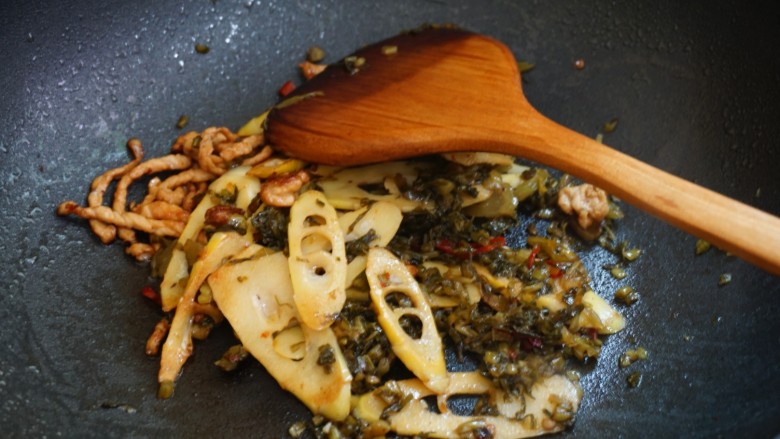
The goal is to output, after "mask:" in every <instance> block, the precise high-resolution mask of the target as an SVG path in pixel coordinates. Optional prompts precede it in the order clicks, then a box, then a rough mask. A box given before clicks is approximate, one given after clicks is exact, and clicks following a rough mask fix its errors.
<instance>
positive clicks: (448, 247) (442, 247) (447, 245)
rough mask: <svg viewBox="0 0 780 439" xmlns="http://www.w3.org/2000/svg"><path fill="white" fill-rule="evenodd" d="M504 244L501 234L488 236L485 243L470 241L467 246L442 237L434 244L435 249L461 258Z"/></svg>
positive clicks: (491, 249) (504, 239)
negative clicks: (458, 244) (457, 244)
mask: <svg viewBox="0 0 780 439" xmlns="http://www.w3.org/2000/svg"><path fill="white" fill-rule="evenodd" d="M505 244H506V238H504V237H503V236H494V237H492V238H490V240H489V241H488V242H487V244H477V243H471V244H469V247H470V248H469V247H465V244H464V245H463V246H456V245H455V244H454V243H453V242H452V241H450V240H447V239H442V240H441V241H439V242H438V243H437V244H436V249H437V250H439V251H442V252H444V253H447V254H448V255H453V256H457V257H459V258H462V259H467V258H468V257H469V256H471V255H475V254H481V253H487V252H489V251H493V250H495V249H497V248H499V247H503V246H504V245H505Z"/></svg>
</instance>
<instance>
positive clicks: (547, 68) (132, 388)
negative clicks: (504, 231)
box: [0, 0, 780, 438]
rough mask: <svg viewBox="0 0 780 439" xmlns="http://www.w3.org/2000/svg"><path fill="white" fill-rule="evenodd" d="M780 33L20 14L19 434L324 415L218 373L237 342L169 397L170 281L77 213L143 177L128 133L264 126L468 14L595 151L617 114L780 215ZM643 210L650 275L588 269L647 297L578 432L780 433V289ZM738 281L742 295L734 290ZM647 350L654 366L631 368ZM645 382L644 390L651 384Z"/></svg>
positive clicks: (2, 159)
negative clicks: (351, 59) (111, 183)
mask: <svg viewBox="0 0 780 439" xmlns="http://www.w3.org/2000/svg"><path fill="white" fill-rule="evenodd" d="M179 3H182V4H179ZM777 18H778V15H777V13H776V8H771V7H770V4H769V2H764V3H760V4H752V5H750V6H747V5H744V4H743V3H742V2H738V1H711V2H698V4H689V3H687V2H686V3H684V4H683V3H680V2H675V1H666V0H660V1H659V0H654V1H641V2H630V3H628V2H626V3H623V2H614V3H613V2H610V1H595V2H577V3H575V2H535V1H497V0H495V1H481V0H479V1H478V0H473V1H461V2H454V1H435V0H432V1H396V2H383V3H380V4H370V3H369V2H361V1H328V0H325V1H319V2H307V1H297V2H287V1H274V0H271V1H268V0H241V1H229V0H213V1H207V0H199V1H189V2H173V1H169V2H151V1H147V2H128V1H115V0H106V1H103V2H89V1H84V0H75V1H71V2H42V1H25V2H21V1H7V2H3V3H2V6H0V42H1V43H2V44H0V54H2V57H1V58H2V59H3V63H2V65H1V66H0V78H2V82H3V88H2V92H0V93H1V94H0V96H2V99H0V212H2V222H0V232H1V233H0V236H1V237H2V238H0V239H2V241H1V243H0V247H1V248H2V252H0V258H1V259H0V279H1V280H0V285H2V287H1V288H0V319H1V320H2V323H3V329H2V331H1V332H0V334H1V335H0V341H1V342H0V428H2V430H1V431H2V435H3V436H4V437H43V436H47V437H50V436H59V435H61V436H65V437H125V436H134V437H151V436H164V435H174V436H182V437H184V436H190V435H195V434H205V435H209V436H232V437H285V435H286V431H287V428H288V427H289V425H290V424H291V423H293V422H295V421H297V420H305V419H308V418H309V415H308V413H307V411H306V410H305V408H304V407H303V406H302V405H301V404H299V403H298V402H297V401H296V400H295V399H294V398H293V397H292V396H290V395H289V394H287V393H285V392H283V391H281V390H280V388H279V387H278V385H276V384H275V382H274V381H273V380H272V379H271V378H270V377H269V376H268V375H267V374H266V372H265V371H264V370H263V368H262V367H261V366H260V365H259V364H257V363H256V362H252V363H251V364H248V365H245V366H244V367H242V368H241V369H240V370H239V371H238V372H237V373H235V374H232V375H226V374H224V373H222V372H221V371H219V370H218V369H216V368H215V367H213V365H212V362H213V361H214V360H215V359H217V358H218V357H219V356H220V355H221V354H222V353H223V352H224V350H225V349H226V348H227V347H228V346H229V345H230V344H231V343H233V339H232V335H231V334H230V331H229V329H227V328H226V327H222V328H221V329H220V330H218V331H217V332H216V333H215V334H214V335H213V336H212V337H211V338H210V339H209V340H208V341H206V342H202V343H198V344H197V346H196V349H195V355H194V357H193V358H192V359H190V361H189V362H188V363H187V365H186V366H185V371H184V374H183V376H182V377H181V379H180V381H179V384H178V386H177V391H176V394H175V396H174V397H173V398H172V399H170V400H167V401H161V400H157V399H156V398H155V389H156V380H155V377H156V371H157V367H158V363H157V359H151V360H150V359H148V358H146V357H145V355H144V343H145V341H146V338H147V336H148V334H149V333H150V331H151V329H152V327H153V326H154V324H155V323H156V321H157V320H158V319H159V317H160V314H159V311H158V310H157V309H156V306H155V305H153V304H151V303H149V302H148V300H147V299H145V298H143V297H142V296H141V295H140V294H139V291H140V290H141V288H142V287H143V286H145V285H148V284H150V283H152V282H153V280H152V279H150V278H149V277H148V269H147V267H146V266H143V265H140V264H136V263H134V262H132V261H131V260H130V259H129V258H128V257H126V256H124V253H123V248H122V247H121V246H120V245H114V246H103V245H101V244H100V243H99V241H98V240H97V239H96V238H95V237H93V236H92V235H91V233H90V232H89V230H88V228H87V227H86V224H85V223H84V222H82V221H78V220H66V219H62V218H58V217H56V216H55V215H54V209H55V207H56V205H57V204H58V203H59V202H61V201H63V200H65V199H76V200H79V201H83V199H84V197H85V196H86V190H87V188H88V185H89V183H90V181H91V178H92V177H93V176H94V175H96V173H98V172H100V171H102V170H104V169H107V168H109V167H113V166H116V165H118V164H120V163H124V162H125V161H126V159H127V152H126V150H125V142H126V140H127V138H129V137H131V136H135V137H138V138H140V139H141V140H142V141H143V142H144V145H145V148H146V152H147V156H149V157H151V156H155V155H161V154H163V153H165V152H167V151H168V148H169V147H170V144H171V142H172V140H173V139H174V138H175V137H176V136H177V135H178V134H180V131H179V130H177V129H176V127H175V124H176V121H177V120H178V118H179V116H180V115H182V114H187V115H188V116H189V121H190V122H189V126H188V127H187V129H195V130H200V129H203V128H205V127H207V126H210V125H224V126H228V127H232V128H237V127H239V126H240V125H241V124H242V123H243V122H244V121H246V120H248V119H249V118H250V117H252V116H254V115H257V114H259V113H260V112H261V111H263V110H264V109H265V108H266V107H267V106H269V105H271V104H272V103H273V102H274V100H275V94H276V90H277V89H278V88H279V86H280V85H281V84H283V83H284V82H285V81H287V80H289V79H297V78H298V76H297V75H298V74H297V71H296V67H295V65H296V63H297V62H299V61H300V60H301V59H302V58H303V56H304V54H305V51H306V49H307V48H308V47H309V46H311V45H312V44H318V45H320V46H322V47H323V48H325V49H326V51H327V52H328V58H327V60H328V61H335V60H337V59H338V58H340V57H342V56H344V55H346V54H348V53H349V52H350V51H351V50H353V49H355V48H357V47H359V46H360V45H362V44H365V43H368V42H371V41H375V40H379V39H382V38H385V37H387V36H390V35H393V34H395V33H397V32H398V31H400V30H402V29H408V28H412V27H416V26H418V25H420V24H421V23H424V22H454V23H457V24H459V25H461V26H463V27H466V28H468V29H471V30H474V31H477V32H481V33H485V34H488V35H491V36H494V37H496V38H498V39H500V40H502V41H504V42H505V43H507V45H508V46H509V47H511V48H512V49H513V51H514V52H515V54H516V56H517V58H518V59H520V60H526V61H529V62H533V63H534V64H535V65H536V67H535V69H534V70H533V71H531V72H530V73H528V74H527V75H525V77H524V78H525V79H524V81H525V84H524V90H525V93H526V95H527V97H528V99H529V101H530V102H531V103H532V104H533V105H535V106H536V107H537V108H538V109H539V110H540V111H541V112H542V113H543V114H545V115H547V116H549V117H550V118H552V119H553V120H556V121H558V122H561V123H562V124H564V125H566V126H569V127H571V128H573V129H575V130H578V131H580V132H583V133H585V134H590V135H594V136H595V135H596V134H597V133H598V132H599V131H601V129H602V126H603V124H604V123H605V122H607V121H610V120H611V119H613V118H618V120H619V123H618V127H617V129H616V130H615V131H614V132H613V133H610V134H606V135H605V138H604V140H605V142H606V143H608V144H609V145H611V146H613V147H615V148H617V149H619V150H622V151H624V152H626V153H628V154H629V155H632V156H634V157H637V158H639V159H641V160H643V161H646V162H649V163H650V164H652V165H654V166H657V167H659V168H662V169H664V170H667V171H669V172H671V173H673V174H676V175H679V176H682V177H684V178H687V179H690V180H693V181H695V182H697V183H699V184H701V185H703V186H706V187H709V188H711V189H714V190H716V191H719V192H722V193H724V194H726V195H728V196H731V197H734V198H736V199H738V200H740V201H743V202H745V203H748V204H751V205H754V206H756V207H758V208H760V209H763V210H765V211H768V212H770V213H773V214H775V215H780V178H778V175H777V170H776V167H777V165H778V164H780V148H778V146H777V141H778V139H780V124H778V123H777V120H778V117H780V99H778V98H780V96H779V94H780V77H778V73H777V72H778V71H779V70H778V67H780V66H778V59H780V53H778V51H777V48H776V46H775V45H774V42H776V41H778V36H780V35H779V34H780V28H779V27H778V26H777ZM197 43H202V44H205V45H207V46H209V48H210V51H209V52H208V53H207V54H199V53H196V51H195V50H194V46H195V44H197ZM577 59H583V60H584V62H585V67H584V69H581V70H578V69H576V68H575V67H574V62H575V60H577ZM455 86H464V87H467V86H468V84H455ZM625 210H626V211H627V215H626V216H627V218H626V219H625V221H623V222H622V223H621V224H620V225H619V227H618V229H617V233H618V236H619V237H620V238H622V239H626V240H628V241H630V242H632V243H635V244H637V245H639V246H641V248H642V249H643V250H644V254H643V255H642V257H641V258H640V259H639V260H638V261H636V262H635V263H633V264H632V265H631V266H630V269H629V277H628V278H627V279H625V280H624V281H621V282H618V281H616V280H614V279H612V278H611V277H610V275H609V273H608V272H607V270H605V269H603V268H602V265H603V264H605V263H608V262H610V261H611V259H610V257H609V256H608V255H606V254H605V253H604V252H603V251H601V250H599V249H598V248H593V249H589V250H588V251H586V252H585V253H584V254H583V258H584V260H585V263H586V265H587V266H588V267H589V269H590V271H591V273H592V277H593V287H594V288H595V289H596V290H597V291H599V292H601V293H602V294H604V295H605V296H607V297H610V296H611V295H612V293H613V292H614V290H615V289H616V288H617V287H618V286H619V285H624V284H630V285H632V286H634V287H635V289H636V290H638V291H639V292H640V294H641V300H640V301H639V302H638V303H636V304H635V305H633V306H631V307H621V310H623V311H624V313H625V315H626V317H627V320H628V328H627V329H626V330H624V331H623V332H621V333H619V334H617V335H615V336H612V337H610V338H609V339H608V341H607V342H606V344H605V347H604V350H603V354H602V357H601V358H600V359H599V360H598V362H597V364H595V365H589V366H588V368H589V369H590V372H589V373H588V374H586V375H585V377H584V378H583V381H582V383H583V387H584V389H585V398H584V400H583V404H582V407H581V410H580V412H579V415H578V419H577V423H576V425H575V427H574V428H573V429H572V430H570V431H567V432H565V433H563V434H561V435H560V437H566V438H591V437H627V438H635V437H727V438H731V437H750V438H762V437H763V438H766V437H773V436H774V435H776V434H778V433H780V318H778V316H779V315H780V282H779V279H778V278H777V277H775V276H771V275H769V274H767V273H765V272H763V271H761V270H759V269H757V268H755V267H753V266H750V265H748V264H746V263H744V262H742V261H740V260H738V259H736V258H734V257H731V256H729V255H726V254H724V253H722V252H719V251H717V250H713V251H710V252H708V253H705V254H704V255H701V256H698V257H694V244H695V242H696V238H695V237H692V236H689V235H686V234H684V233H682V232H680V231H678V230H675V229H674V228H672V227H670V226H667V225H665V224H663V223H661V222H660V221H658V220H656V219H655V218H652V217H649V216H647V215H645V214H643V213H641V212H639V211H636V210H634V209H632V208H631V207H628V206H626V207H625ZM523 239H524V238H523V234H522V232H521V231H519V230H518V232H517V234H516V235H515V236H514V237H513V240H512V241H511V242H513V243H514V244H520V243H522V240H523ZM778 251H780V249H779V250H778ZM723 273H730V274H731V276H732V281H731V283H729V284H727V285H725V286H719V285H718V281H719V277H720V275H721V274H723ZM636 345H641V346H643V347H645V348H646V349H647V350H648V351H649V353H650V357H649V358H648V359H647V360H646V361H644V362H639V363H635V364H634V365H632V366H631V367H630V368H628V369H620V368H619V367H618V364H617V359H618V356H619V355H620V354H621V353H622V352H624V351H625V350H626V349H628V348H630V347H633V346H636ZM633 371H639V372H641V373H642V377H643V378H642V382H641V384H640V386H639V387H638V388H633V389H631V388H628V386H627V384H626V377H627V375H628V374H629V373H630V372H633Z"/></svg>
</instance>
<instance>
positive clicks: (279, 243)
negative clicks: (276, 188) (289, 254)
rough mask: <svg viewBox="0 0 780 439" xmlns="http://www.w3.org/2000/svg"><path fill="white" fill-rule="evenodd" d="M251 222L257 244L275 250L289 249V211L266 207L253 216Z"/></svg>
mask: <svg viewBox="0 0 780 439" xmlns="http://www.w3.org/2000/svg"><path fill="white" fill-rule="evenodd" d="M250 222H251V224H252V227H253V228H254V231H255V233H254V239H255V242H257V243H258V244H260V245H263V246H265V247H269V248H271V249H274V250H283V249H285V248H286V247H287V223H288V222H289V210H288V209H284V208H278V207H273V206H266V207H264V208H262V209H260V210H258V211H257V212H256V213H255V214H254V215H252V217H251V218H250Z"/></svg>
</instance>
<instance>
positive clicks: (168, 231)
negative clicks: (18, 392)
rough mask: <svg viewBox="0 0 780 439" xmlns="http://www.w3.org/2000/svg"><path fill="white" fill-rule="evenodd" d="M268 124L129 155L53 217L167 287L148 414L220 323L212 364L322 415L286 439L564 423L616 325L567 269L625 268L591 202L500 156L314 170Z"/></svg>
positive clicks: (151, 291)
mask: <svg viewBox="0 0 780 439" xmlns="http://www.w3.org/2000/svg"><path fill="white" fill-rule="evenodd" d="M262 122H263V116H260V117H258V118H256V119H253V120H252V121H250V122H249V123H248V124H247V125H246V126H244V127H243V128H242V129H241V130H239V131H238V133H237V134H235V133H233V132H231V131H230V130H228V129H226V128H208V129H206V130H204V131H203V132H199V133H198V132H191V133H187V134H184V135H182V136H180V137H179V138H178V139H177V140H176V142H175V143H174V145H173V147H172V150H171V153H170V154H169V155H166V156H164V157H159V158H153V159H149V160H144V157H143V149H142V147H141V144H140V142H139V141H138V140H135V139H131V140H130V141H129V142H128V148H129V150H130V152H131V154H132V156H133V159H132V161H130V162H129V163H127V164H126V165H124V166H121V167H118V168H116V169H112V170H110V171H108V172H106V173H105V174H103V175H101V176H99V177H97V178H96V179H95V180H94V181H93V184H92V188H91V191H90V193H89V196H88V198H87V205H86V206H80V205H79V204H77V203H76V202H73V201H66V202H64V203H62V204H61V205H60V206H59V209H58V213H59V214H60V215H70V214H72V215H77V216H79V217H81V218H84V219H86V220H89V224H90V227H91V228H92V230H93V231H94V233H95V234H96V235H97V236H98V237H99V238H100V240H101V241H102V242H104V243H109V242H111V241H113V240H115V239H117V238H118V239H120V240H122V241H124V242H125V243H126V244H127V253H128V254H130V255H132V256H133V257H134V258H136V259H138V260H143V261H149V262H150V266H151V268H152V272H153V273H154V274H155V275H157V276H159V277H160V278H161V281H160V284H159V288H158V289H157V288H148V289H146V290H145V291H144V294H145V295H146V296H148V297H149V298H150V299H153V300H157V301H158V302H159V304H160V306H161V308H162V310H163V312H164V314H165V317H163V319H162V320H161V321H160V322H159V323H158V324H157V325H156V326H155V328H154V329H153V331H152V335H151V336H150V337H149V340H148V342H147V353H148V354H149V355H160V371H159V375H158V381H159V391H158V396H159V397H161V398H168V397H171V396H172V394H173V390H174V383H175V382H176V380H177V378H179V376H180V374H181V372H182V368H183V366H184V364H185V363H186V361H187V360H188V358H189V357H190V356H191V354H192V350H193V348H194V342H193V340H201V339H204V338H206V337H207V336H208V334H209V331H210V330H211V329H212V328H213V327H214V326H215V325H219V324H224V323H225V322H226V323H228V324H229V325H230V326H231V328H232V330H233V331H234V333H235V335H236V337H237V339H238V340H239V342H240V343H239V344H238V345H236V346H234V347H233V348H231V349H230V351H228V352H227V353H225V355H224V356H223V358H221V359H219V360H218V361H217V362H216V364H217V365H218V366H219V367H221V368H222V369H224V370H226V371H229V370H232V369H235V368H236V367H237V365H238V363H239V362H240V361H242V360H244V359H246V358H249V357H250V356H251V357H254V358H255V359H257V360H258V361H259V362H260V363H262V365H263V366H264V367H265V369H266V370H267V371H268V373H269V374H271V375H272V376H273V377H274V378H275V379H276V380H277V381H278V382H279V385H280V386H281V387H282V388H284V389H286V390H288V391H290V392H292V393H293V394H294V395H295V396H296V397H297V398H298V399H299V400H300V401H301V402H302V403H303V404H305V405H306V406H307V407H308V408H309V409H310V410H311V411H312V413H313V414H314V415H315V416H314V420H313V422H310V423H300V424H296V425H294V426H293V427H291V429H290V434H291V435H293V436H298V435H300V434H301V433H302V432H303V431H304V430H306V429H308V428H311V429H313V431H314V433H315V434H316V435H317V436H320V437H375V436H390V437H406V436H425V437H474V438H518V437H527V436H534V435H539V434H544V433H549V432H555V431H560V430H561V429H564V428H566V427H567V426H569V425H570V424H571V423H572V422H573V420H574V417H575V414H576V412H577V409H578V406H579V403H580V400H581V398H582V391H581V389H580V387H579V385H578V382H577V381H578V378H577V377H578V375H577V374H576V373H573V372H572V371H571V370H570V363H571V362H577V361H583V360H586V359H592V358H596V357H598V355H599V352H600V349H601V346H602V342H603V336H605V335H607V334H612V333H614V332H616V331H619V330H621V329H622V328H623V327H624V324H625V323H624V319H623V317H622V316H621V315H620V314H619V312H618V311H617V310H616V309H615V308H613V307H612V306H611V305H610V304H609V303H608V301H606V300H604V299H603V298H602V297H601V296H600V295H599V294H597V293H596V292H595V291H593V290H592V289H591V287H590V285H589V276H588V273H587V270H586V269H585V267H584V265H583V263H582V262H581V261H580V259H579V257H578V255H577V249H578V247H579V246H580V245H581V243H582V241H583V240H601V242H602V244H606V245H607V246H610V245H611V248H613V249H618V246H616V245H614V244H613V243H612V238H613V237H612V236H611V235H610V224H611V222H612V220H614V219H617V218H618V217H620V215H621V214H620V211H619V209H618V208H617V206H616V205H615V204H614V203H613V202H612V201H611V200H610V198H609V197H608V196H607V195H606V194H605V193H604V192H603V191H602V190H600V189H598V188H595V187H593V186H590V185H587V184H584V185H577V184H575V182H574V181H573V180H572V179H571V178H569V177H568V176H565V175H564V176H560V177H556V176H553V175H552V174H551V173H550V172H548V171H547V170H545V169H541V168H531V167H527V166H523V165H520V164H517V163H516V162H515V160H514V159H513V158H512V157H507V156H502V155H497V154H483V153H468V154H464V153H458V154H447V155H443V156H435V157H425V158H421V159H415V160H408V161H397V162H388V163H381V164H376V165H369V166H362V167H354V168H339V167H326V166H318V165H315V164H310V163H305V162H303V161H300V160H296V159H291V158H288V157H285V156H283V155H280V154H277V153H275V152H274V151H273V149H272V148H271V147H270V146H268V145H266V144H265V141H264V136H263V124H262ZM141 178H143V179H144V182H146V184H147V192H146V196H145V197H144V198H143V199H142V200H140V201H137V202H129V201H128V188H129V187H130V185H131V184H132V183H134V182H136V181H138V180H139V179H141ZM112 182H115V190H114V193H113V195H112V196H111V206H110V207H109V206H107V205H104V204H105V203H104V199H105V194H106V191H107V190H108V188H109V186H110V185H111V184H112ZM524 218H526V219H527V218H533V219H532V220H524ZM520 224H523V225H524V226H525V229H524V231H521V232H520V233H514V234H513V235H511V236H508V234H509V232H510V231H513V230H515V231H517V230H519V229H520V227H519V225H520ZM445 352H450V354H451V355H445ZM446 358H449V361H447V360H446ZM400 377H403V378H400ZM463 397H470V399H468V400H469V401H471V402H470V403H469V404H467V406H468V408H467V409H463V408H462V406H463V404H454V403H453V401H456V400H462V399H463ZM456 405H457V406H458V407H459V408H458V409H457V410H456V409H455V408H454V407H455V406H456Z"/></svg>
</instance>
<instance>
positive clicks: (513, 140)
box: [266, 29, 780, 274]
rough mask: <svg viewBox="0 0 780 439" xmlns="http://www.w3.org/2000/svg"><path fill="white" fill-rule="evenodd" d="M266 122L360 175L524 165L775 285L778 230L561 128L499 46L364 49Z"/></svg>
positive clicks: (427, 40) (770, 219) (488, 42)
mask: <svg viewBox="0 0 780 439" xmlns="http://www.w3.org/2000/svg"><path fill="white" fill-rule="evenodd" d="M288 99H289V100H285V101H283V102H282V103H280V105H278V106H277V107H276V108H275V109H273V110H272V111H271V113H270V114H269V117H268V120H267V131H266V132H267V135H268V139H269V141H270V143H271V144H272V145H273V146H275V147H276V148H278V149H280V150H282V151H284V152H286V153H287V154H289V155H291V156H294V157H298V158H301V159H305V160H308V161H312V162H316V163H325V164H333V165H357V164H366V163H373V162H379V161H385V160H393V159H400V158H408V157H414V156H421V155H427V154H434V153H441V152H450V151H492V152H501V153H506V154H511V155H515V156H521V157H524V158H527V159H530V160H534V161H537V162H540V163H543V164H546V165H549V166H552V167H555V168H558V169H560V170H562V171H564V172H567V173H569V174H572V175H575V176H577V177H579V178H581V179H583V180H585V181H587V182H590V183H592V184H594V185H596V186H599V187H601V188H603V189H604V190H606V191H607V192H609V193H611V194H614V195H616V196H618V197H619V198H621V199H623V200H625V201H626V202H628V203H631V204H633V205H634V206H637V207H639V208H641V209H644V210H645V211H647V212H649V213H651V214H654V215H656V216H658V217H660V218H662V219H664V220H666V221H668V222H669V223H671V224H673V225H675V226H677V227H679V228H681V229H683V230H685V231H687V232H689V233H691V234H693V235H696V236H698V237H701V238H704V239H706V240H708V241H710V242H711V243H713V244H714V245H716V246H718V247H720V248H722V249H724V250H727V251H729V252H732V253H734V254H736V255H738V256H740V257H742V258H744V259H746V260H747V261H749V262H752V263H754V264H756V265H758V266H759V267H762V268H764V269H766V270H768V271H770V272H772V273H774V274H780V219H778V218H777V217H774V216H772V215H769V214H767V213H764V212H762V211H760V210H757V209H754V208H752V207H749V206H747V205H745V204H742V203H739V202H737V201H734V200H732V199H730V198H727V197H725V196H722V195H720V194H717V193H715V192H712V191H710V190H707V189H705V188H702V187H700V186H697V185H695V184H693V183H690V182H688V181H685V180H683V179H680V178H678V177H675V176H673V175H670V174H667V173H665V172H663V171H661V170H659V169H656V168H653V167H652V166H649V165H647V164H645V163H642V162H640V161H638V160H636V159H634V158H632V157H629V156H627V155H625V154H622V153H620V152H618V151H615V150H613V149H611V148H609V147H607V146H604V145H602V144H600V143H598V142H596V141H594V140H592V139H590V138H588V137H585V136H583V135H581V134H578V133H576V132H574V131H572V130H569V129H568V128H565V127H563V126H561V125H559V124H557V123H555V122H553V121H551V120H550V119H547V118H546V117H544V116H543V115H541V114H540V113H539V112H537V111H536V110H535V109H534V108H533V107H532V106H531V105H530V104H529V103H528V101H527V100H526V99H525V97H524V96H523V91H522V88H521V83H520V74H519V72H518V70H517V63H516V61H515V59H514V57H513V56H512V53H511V52H510V50H509V49H508V48H507V47H506V46H504V45H503V44H502V43H500V42H499V41H497V40H495V39H492V38H489V37H486V36H483V35H478V34H474V33H471V32H467V31H463V30H457V29H427V30H421V31H416V32H411V33H407V34H402V35H399V36H397V37H394V38H390V39H388V40H385V41H382V42H379V43H376V44H373V45H371V46H367V47H365V48H363V49H361V50H359V51H358V52H356V53H355V55H353V56H351V57H347V58H345V60H343V61H341V62H339V63H337V64H334V65H331V66H329V67H328V68H327V69H326V70H325V71H324V72H323V73H321V74H320V75H318V76H316V77H314V78H313V79H312V80H310V81H308V82H306V83H304V84H303V85H302V86H300V87H299V88H298V89H296V90H295V91H294V92H293V94H291V95H290V96H289V98H288Z"/></svg>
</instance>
